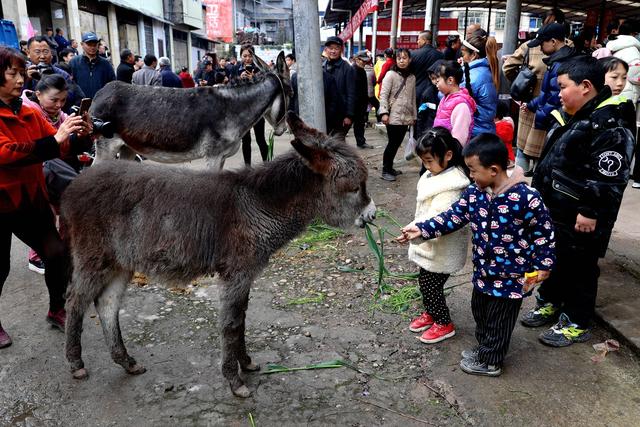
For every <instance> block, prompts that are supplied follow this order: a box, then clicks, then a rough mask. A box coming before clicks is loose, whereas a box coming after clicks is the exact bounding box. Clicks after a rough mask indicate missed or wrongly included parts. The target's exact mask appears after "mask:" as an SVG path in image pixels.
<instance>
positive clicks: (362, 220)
mask: <svg viewBox="0 0 640 427" xmlns="http://www.w3.org/2000/svg"><path fill="white" fill-rule="evenodd" d="M374 219H376V204H375V203H373V199H372V200H371V201H370V202H369V204H368V205H367V206H366V207H365V208H364V210H363V211H362V212H361V213H360V216H359V217H358V218H357V219H356V225H357V226H358V227H360V228H364V225H365V224H366V223H368V222H373V220H374Z"/></svg>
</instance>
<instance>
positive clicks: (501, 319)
mask: <svg viewBox="0 0 640 427" xmlns="http://www.w3.org/2000/svg"><path fill="white" fill-rule="evenodd" d="M521 305H522V298H518V299H510V298H496V297H493V296H491V295H487V294H483V293H482V292H480V291H478V290H477V289H475V288H474V289H473V294H472V295H471V312H472V313H473V318H474V319H475V321H476V340H478V359H479V360H480V361H481V362H484V363H487V364H489V365H501V364H502V361H503V360H504V357H505V356H506V355H507V351H508V350H509V342H510V341H511V333H512V332H513V328H514V326H515V325H516V320H518V313H519V312H520V306H521Z"/></svg>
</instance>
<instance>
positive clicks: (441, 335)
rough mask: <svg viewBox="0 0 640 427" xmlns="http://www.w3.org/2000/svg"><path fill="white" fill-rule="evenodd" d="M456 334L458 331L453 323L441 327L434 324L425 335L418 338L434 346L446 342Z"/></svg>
mask: <svg viewBox="0 0 640 427" xmlns="http://www.w3.org/2000/svg"><path fill="white" fill-rule="evenodd" d="M455 334H456V330H455V328H454V327H453V323H449V324H448V325H440V324H438V323H434V324H433V326H432V327H430V328H429V329H428V330H427V331H426V332H425V333H424V334H422V335H421V336H420V338H418V339H419V340H420V341H422V342H423V343H426V344H433V343H437V342H440V341H444V340H446V339H447V338H451V337H452V336H454V335H455Z"/></svg>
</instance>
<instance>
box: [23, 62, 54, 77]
mask: <svg viewBox="0 0 640 427" xmlns="http://www.w3.org/2000/svg"><path fill="white" fill-rule="evenodd" d="M26 65H27V68H29V67H31V66H33V65H34V64H33V62H27V64H26ZM35 67H36V72H35V73H32V74H31V78H33V79H34V80H40V79H41V78H42V76H43V75H47V74H53V73H55V71H54V70H53V66H52V65H50V64H47V63H46V62H38V63H37V64H35Z"/></svg>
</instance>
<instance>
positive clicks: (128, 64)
mask: <svg viewBox="0 0 640 427" xmlns="http://www.w3.org/2000/svg"><path fill="white" fill-rule="evenodd" d="M135 62H136V58H135V56H134V55H133V52H131V51H130V50H129V49H122V52H120V65H118V69H117V70H116V79H118V80H120V81H121V82H125V83H131V78H132V77H133V73H134V72H135V71H136V69H135V68H134V67H133V64H134V63H135Z"/></svg>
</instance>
